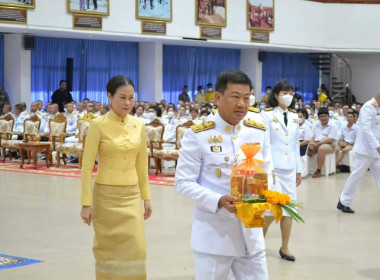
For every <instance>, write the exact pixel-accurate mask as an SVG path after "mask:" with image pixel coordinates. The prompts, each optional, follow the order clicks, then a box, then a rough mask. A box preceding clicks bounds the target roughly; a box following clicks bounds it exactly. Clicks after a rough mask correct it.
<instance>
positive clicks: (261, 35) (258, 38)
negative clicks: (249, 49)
mask: <svg viewBox="0 0 380 280" xmlns="http://www.w3.org/2000/svg"><path fill="white" fill-rule="evenodd" d="M269 34H270V33H269V31H264V30H251V42H253V43H260V44H269V36H270V35H269Z"/></svg>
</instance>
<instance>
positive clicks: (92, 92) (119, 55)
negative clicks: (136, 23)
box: [81, 40, 139, 103]
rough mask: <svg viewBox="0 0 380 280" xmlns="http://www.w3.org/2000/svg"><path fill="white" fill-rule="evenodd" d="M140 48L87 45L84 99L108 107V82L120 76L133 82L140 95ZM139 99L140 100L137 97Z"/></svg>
mask: <svg viewBox="0 0 380 280" xmlns="http://www.w3.org/2000/svg"><path fill="white" fill-rule="evenodd" d="M138 57H139V56H138V45H137V43H129V42H108V41H93V40H87V41H84V59H85V61H84V73H86V75H85V76H84V79H83V80H82V82H83V85H82V86H81V89H82V90H83V92H82V97H85V96H86V97H88V98H89V99H90V100H95V101H98V102H102V103H108V98H107V89H106V86H107V82H108V80H109V79H110V78H111V77H113V76H116V75H124V76H127V77H128V78H130V79H131V80H132V81H133V83H134V85H135V92H136V95H137V92H138V64H139V61H138V60H139V59H138ZM136 98H138V96H136Z"/></svg>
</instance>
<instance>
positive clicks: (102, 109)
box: [99, 105, 107, 116]
mask: <svg viewBox="0 0 380 280" xmlns="http://www.w3.org/2000/svg"><path fill="white" fill-rule="evenodd" d="M99 112H100V115H101V116H103V115H105V114H107V110H106V109H105V108H104V106H103V105H101V106H100V109H99Z"/></svg>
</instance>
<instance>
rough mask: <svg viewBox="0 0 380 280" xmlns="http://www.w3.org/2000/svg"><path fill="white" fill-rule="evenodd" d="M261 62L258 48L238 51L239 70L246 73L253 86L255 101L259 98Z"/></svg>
mask: <svg viewBox="0 0 380 280" xmlns="http://www.w3.org/2000/svg"><path fill="white" fill-rule="evenodd" d="M262 64H263V63H262V62H260V61H259V50H257V49H242V50H241V53H240V70H241V71H243V72H244V73H246V74H247V75H248V77H249V78H251V80H252V84H253V86H254V88H255V96H256V102H257V101H260V100H261V91H262Z"/></svg>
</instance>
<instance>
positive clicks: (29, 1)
mask: <svg viewBox="0 0 380 280" xmlns="http://www.w3.org/2000/svg"><path fill="white" fill-rule="evenodd" d="M0 6H3V7H16V8H24V9H35V8H36V0H0Z"/></svg>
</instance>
